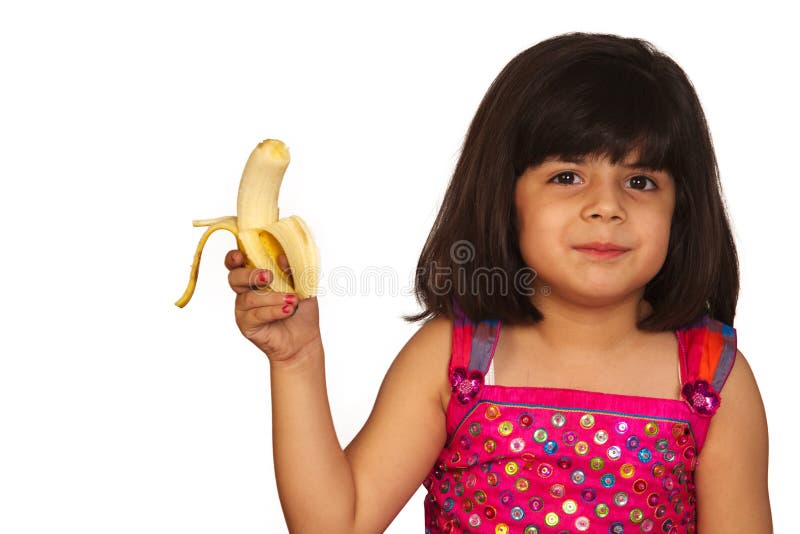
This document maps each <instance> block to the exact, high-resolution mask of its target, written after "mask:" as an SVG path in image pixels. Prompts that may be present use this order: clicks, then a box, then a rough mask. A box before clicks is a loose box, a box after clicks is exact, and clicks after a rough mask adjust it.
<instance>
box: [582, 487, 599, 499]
mask: <svg viewBox="0 0 800 534" xmlns="http://www.w3.org/2000/svg"><path fill="white" fill-rule="evenodd" d="M596 498H597V492H596V491H595V490H594V488H584V489H583V490H581V499H583V500H584V501H586V502H592V501H593V500H595V499H596Z"/></svg>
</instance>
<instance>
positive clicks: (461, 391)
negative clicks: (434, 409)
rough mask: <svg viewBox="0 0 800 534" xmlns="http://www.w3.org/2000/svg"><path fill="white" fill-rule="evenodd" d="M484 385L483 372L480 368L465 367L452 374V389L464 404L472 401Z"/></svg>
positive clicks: (455, 370)
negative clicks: (468, 369) (469, 368)
mask: <svg viewBox="0 0 800 534" xmlns="http://www.w3.org/2000/svg"><path fill="white" fill-rule="evenodd" d="M482 386H483V373H481V372H480V371H478V370H471V371H467V370H466V369H464V368H463V367H459V368H457V369H454V370H453V372H452V373H451V374H450V390H451V391H452V392H453V393H455V394H456V398H457V399H458V401H459V402H460V403H462V404H466V403H468V402H470V401H471V400H472V399H473V398H475V396H476V395H477V394H478V393H479V392H480V390H481V387H482Z"/></svg>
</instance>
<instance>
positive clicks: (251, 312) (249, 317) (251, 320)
mask: <svg viewBox="0 0 800 534" xmlns="http://www.w3.org/2000/svg"><path fill="white" fill-rule="evenodd" d="M295 310H297V302H295V304H294V306H288V305H286V304H279V305H275V306H259V307H256V308H251V309H248V310H242V309H240V308H238V307H237V309H236V316H237V321H238V322H239V325H240V326H241V327H242V329H244V330H248V329H254V328H259V327H261V326H264V325H266V324H269V323H272V322H275V321H279V320H281V319H287V318H289V317H291V316H292V315H294V312H295Z"/></svg>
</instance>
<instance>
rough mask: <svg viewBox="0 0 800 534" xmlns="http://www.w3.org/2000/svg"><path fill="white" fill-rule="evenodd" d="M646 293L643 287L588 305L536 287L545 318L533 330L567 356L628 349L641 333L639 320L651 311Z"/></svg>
mask: <svg viewBox="0 0 800 534" xmlns="http://www.w3.org/2000/svg"><path fill="white" fill-rule="evenodd" d="M643 293H644V290H643V289H642V290H641V291H638V292H636V293H632V294H630V295H628V296H626V297H625V298H623V299H620V300H615V301H613V302H606V303H601V304H597V303H593V304H592V305H587V304H583V303H576V302H575V301H572V300H567V299H564V298H561V297H559V296H558V295H557V294H556V293H555V292H554V293H552V294H549V295H547V296H544V295H542V292H541V291H540V290H539V289H537V290H536V293H535V295H533V297H531V299H532V302H533V304H534V306H536V307H537V308H538V309H539V311H541V312H542V314H543V315H544V319H543V320H542V321H540V322H539V323H537V324H536V326H535V327H534V328H533V329H532V333H533V335H535V336H536V337H537V338H538V340H539V341H540V342H541V343H543V344H544V345H545V346H546V347H548V349H550V350H551V351H552V352H553V353H554V354H559V357H563V358H565V359H569V358H570V357H574V358H576V359H577V358H584V359H585V358H586V357H587V356H592V355H593V356H595V357H596V356H597V355H598V354H602V353H605V354H609V355H610V354H619V353H623V352H627V349H630V348H632V346H633V344H634V343H635V342H636V341H638V340H639V337H640V332H639V330H638V329H637V328H636V322H637V321H638V320H639V319H641V318H643V317H646V316H647V315H648V314H650V313H651V312H652V308H651V307H650V305H649V303H647V301H645V300H643V299H642V295H643Z"/></svg>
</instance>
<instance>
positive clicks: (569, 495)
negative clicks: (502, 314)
mask: <svg viewBox="0 0 800 534" xmlns="http://www.w3.org/2000/svg"><path fill="white" fill-rule="evenodd" d="M499 326H500V325H499V322H491V321H485V322H482V323H472V322H470V321H469V320H468V319H466V318H465V317H464V316H463V315H460V316H457V320H456V324H455V327H454V332H453V340H454V345H453V346H454V351H453V355H452V360H451V385H452V387H453V397H452V398H451V402H450V405H449V406H448V411H447V424H448V441H447V443H446V445H445V448H444V449H443V451H442V453H441V455H440V456H439V458H438V459H437V462H436V464H435V465H434V466H433V468H432V469H431V472H430V473H429V475H428V477H426V480H425V481H424V483H423V484H424V486H425V487H426V489H427V490H428V495H427V496H426V499H425V525H426V526H425V532H426V534H439V533H453V534H462V533H467V532H475V533H501V534H517V533H520V534H539V533H543V532H552V533H553V534H558V533H560V532H589V531H591V532H619V533H624V532H654V533H655V532H664V533H673V532H675V533H676V532H695V529H696V503H695V492H694V468H695V464H696V460H697V455H698V453H699V451H700V449H701V448H702V443H703V441H704V439H705V435H706V432H707V429H708V423H709V420H710V417H711V416H713V414H714V412H715V411H716V408H717V407H718V406H719V394H718V391H720V389H721V387H722V384H723V383H724V380H725V378H726V377H727V373H729V372H730V368H731V367H732V358H731V351H732V352H733V353H734V354H735V350H736V349H735V331H734V330H733V329H732V328H731V327H728V326H727V325H723V324H722V323H718V322H715V321H713V320H711V319H710V318H708V317H705V318H704V319H703V320H702V321H698V322H697V323H695V324H693V325H691V326H690V327H689V328H686V329H682V330H679V331H677V334H678V336H679V343H680V346H681V355H682V358H683V360H682V361H681V370H682V377H683V379H684V388H683V390H682V394H683V398H684V400H682V401H681V400H677V399H675V400H665V399H655V398H647V397H629V396H624V395H611V394H604V393H599V392H586V391H579V390H567V389H561V390H552V389H547V388H506V387H503V386H494V385H492V384H485V383H484V381H483V377H484V373H485V372H486V371H487V370H488V367H489V364H490V362H491V356H492V354H493V351H494V346H495V344H496V340H497V335H498V333H499ZM701 363H702V365H701Z"/></svg>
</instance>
